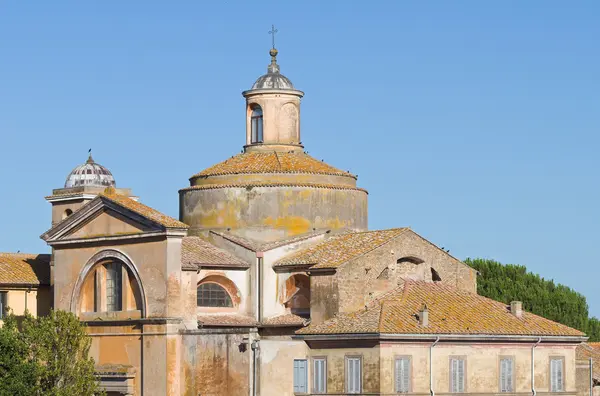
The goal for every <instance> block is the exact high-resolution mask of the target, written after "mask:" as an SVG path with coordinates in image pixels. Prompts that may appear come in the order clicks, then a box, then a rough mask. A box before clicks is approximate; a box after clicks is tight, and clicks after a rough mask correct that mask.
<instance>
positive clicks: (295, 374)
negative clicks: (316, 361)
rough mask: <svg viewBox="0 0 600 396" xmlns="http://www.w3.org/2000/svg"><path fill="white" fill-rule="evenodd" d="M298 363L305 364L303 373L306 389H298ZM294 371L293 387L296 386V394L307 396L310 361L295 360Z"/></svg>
mask: <svg viewBox="0 0 600 396" xmlns="http://www.w3.org/2000/svg"><path fill="white" fill-rule="evenodd" d="M296 362H304V371H303V375H304V389H298V390H297V389H296V388H297V387H298V386H299V385H297V383H298V380H299V377H298V376H297V373H296ZM293 370H294V375H293V381H294V383H293V386H294V394H296V395H298V394H300V395H302V394H307V393H308V359H305V358H303V359H301V358H298V359H294V366H293Z"/></svg>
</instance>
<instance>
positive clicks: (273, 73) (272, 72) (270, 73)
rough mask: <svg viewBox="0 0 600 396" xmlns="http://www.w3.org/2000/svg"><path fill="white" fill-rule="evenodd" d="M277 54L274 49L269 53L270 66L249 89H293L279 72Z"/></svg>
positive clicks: (287, 79)
mask: <svg viewBox="0 0 600 396" xmlns="http://www.w3.org/2000/svg"><path fill="white" fill-rule="evenodd" d="M277 53H278V52H277V50H276V49H275V48H273V49H271V51H269V55H271V64H270V65H269V67H268V68H267V74H264V75H262V76H260V77H259V78H258V80H256V82H255V83H254V85H252V88H251V89H292V90H293V89H295V88H294V84H292V82H291V81H290V79H289V78H287V77H286V76H284V75H283V74H281V73H280V72H279V65H278V64H277Z"/></svg>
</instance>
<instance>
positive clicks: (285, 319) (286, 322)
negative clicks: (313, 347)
mask: <svg viewBox="0 0 600 396" xmlns="http://www.w3.org/2000/svg"><path fill="white" fill-rule="evenodd" d="M309 322H310V319H305V318H303V317H302V316H298V315H294V314H292V313H289V314H285V315H279V316H273V317H272V318H268V319H265V320H263V322H262V323H261V324H262V325H263V326H273V327H285V326H306V324H308V323H309Z"/></svg>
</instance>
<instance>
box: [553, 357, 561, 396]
mask: <svg viewBox="0 0 600 396" xmlns="http://www.w3.org/2000/svg"><path fill="white" fill-rule="evenodd" d="M564 363H565V361H564V359H563V358H562V357H559V358H551V359H550V392H562V391H564V390H565V389H564V388H565V377H564V369H565V367H564Z"/></svg>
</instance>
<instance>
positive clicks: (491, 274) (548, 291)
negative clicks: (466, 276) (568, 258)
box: [465, 259, 600, 341]
mask: <svg viewBox="0 0 600 396" xmlns="http://www.w3.org/2000/svg"><path fill="white" fill-rule="evenodd" d="M465 263H466V264H468V265H469V266H471V267H472V268H474V269H476V270H477V271H479V274H480V275H479V277H478V278H477V293H478V294H480V295H482V296H485V297H489V298H491V299H494V300H496V301H501V302H504V303H506V304H509V303H510V302H511V301H522V302H523V309H525V310H527V311H529V312H532V313H534V314H536V315H539V316H542V317H544V318H547V319H550V320H553V321H555V322H559V323H562V324H564V325H567V326H569V327H573V328H575V329H578V330H581V331H583V332H585V333H586V334H587V335H588V336H589V337H590V341H600V321H599V320H598V319H597V318H595V317H592V318H590V317H589V311H588V305H587V301H586V299H585V297H584V296H583V295H581V294H580V293H577V292H576V291H574V290H572V289H571V288H569V287H567V286H564V285H561V284H556V283H554V281H553V280H546V279H544V278H542V277H540V276H539V275H537V274H533V273H531V272H527V269H526V268H525V267H524V266H522V265H512V264H508V265H503V264H501V263H499V262H497V261H494V260H485V259H467V260H465Z"/></svg>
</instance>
